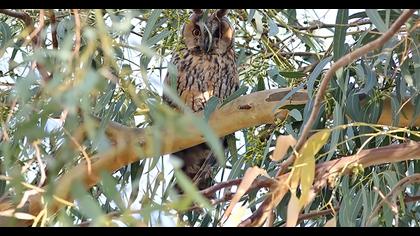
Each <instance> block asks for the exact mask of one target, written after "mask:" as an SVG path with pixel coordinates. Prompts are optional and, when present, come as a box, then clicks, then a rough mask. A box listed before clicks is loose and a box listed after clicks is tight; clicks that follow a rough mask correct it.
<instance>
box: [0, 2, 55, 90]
mask: <svg viewBox="0 0 420 236" xmlns="http://www.w3.org/2000/svg"><path fill="white" fill-rule="evenodd" d="M0 13H3V14H6V15H8V16H11V17H15V18H18V19H20V20H22V21H23V22H24V23H25V26H26V27H27V29H28V30H29V32H32V31H33V30H34V22H33V20H32V18H31V16H30V15H28V14H27V13H26V12H18V11H13V10H8V9H0ZM41 16H42V17H41ZM40 17H41V18H40V26H43V24H44V23H43V22H44V11H43V10H41V12H40ZM41 21H42V22H41ZM38 29H39V30H38ZM38 29H35V31H37V33H36V34H33V36H32V37H31V41H32V48H33V49H36V48H38V47H39V45H40V44H39V37H38V33H39V31H40V29H42V27H38ZM31 35H32V34H31ZM35 65H36V67H37V68H38V71H39V73H40V74H41V76H42V79H43V80H44V81H45V82H48V81H50V80H51V78H52V75H49V74H48V72H47V70H46V69H45V67H44V66H43V65H41V64H39V63H38V62H36V63H35Z"/></svg>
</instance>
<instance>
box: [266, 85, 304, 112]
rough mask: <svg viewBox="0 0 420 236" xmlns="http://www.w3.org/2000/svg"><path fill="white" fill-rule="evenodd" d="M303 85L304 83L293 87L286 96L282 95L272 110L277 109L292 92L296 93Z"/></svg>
mask: <svg viewBox="0 0 420 236" xmlns="http://www.w3.org/2000/svg"><path fill="white" fill-rule="evenodd" d="M304 86H305V84H301V85H299V86H297V87H295V88H293V89H292V90H291V91H290V92H289V93H288V94H287V95H286V96H284V98H282V99H281V100H280V101H279V102H278V103H277V105H276V106H275V107H274V109H273V111H275V110H277V109H279V108H280V107H281V106H283V103H284V102H286V100H287V99H289V98H290V97H291V96H293V94H295V93H297V92H298V91H299V90H301V89H302V88H303V87H304Z"/></svg>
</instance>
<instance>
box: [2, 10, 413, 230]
mask: <svg viewBox="0 0 420 236" xmlns="http://www.w3.org/2000/svg"><path fill="white" fill-rule="evenodd" d="M11 11H17V12H20V11H22V12H25V13H26V14H27V15H28V16H30V18H31V20H32V22H29V21H28V20H26V22H29V23H33V27H28V24H27V23H25V21H23V20H22V18H19V17H18V18H17V17H15V16H11V15H10V14H4V12H3V13H0V101H1V106H0V113H1V116H0V117H1V119H0V126H1V132H0V137H1V143H0V177H1V178H0V198H1V199H2V200H7V201H11V202H13V203H14V204H15V206H16V207H15V208H16V212H22V214H14V216H13V217H6V218H8V219H9V218H10V219H13V218H16V219H32V220H34V225H48V226H54V225H58V226H68V225H80V224H82V225H86V224H89V225H94V226H98V225H101V226H105V225H107V226H109V225H130V226H141V225H149V226H161V225H179V226H183V225H186V226H221V225H223V224H224V222H223V221H222V216H223V214H224V213H225V210H226V208H227V207H228V206H229V201H228V199H224V200H223V198H227V197H226V196H227V195H228V194H226V193H227V192H229V191H232V192H235V189H237V188H232V189H229V188H227V189H224V190H223V191H219V192H217V193H216V194H215V195H214V199H213V200H212V201H207V199H206V198H203V196H202V195H200V194H199V193H198V192H197V190H196V189H195V187H194V186H193V185H191V183H190V181H189V180H188V179H186V178H183V177H184V176H182V173H181V172H180V171H178V168H179V163H178V161H177V160H176V159H175V158H170V157H169V156H168V155H164V156H161V155H160V153H159V147H158V146H159V145H158V144H159V140H161V139H162V138H165V137H160V136H159V135H156V137H155V144H156V147H157V148H156V155H155V156H151V157H149V158H145V159H139V160H138V161H136V162H133V163H131V164H129V165H127V166H123V167H122V168H120V169H119V170H118V171H116V172H114V173H106V172H102V173H101V174H100V176H101V179H100V181H98V183H97V184H96V185H95V186H94V187H92V188H90V189H88V190H85V188H84V187H83V185H82V184H81V183H80V182H75V183H72V184H71V190H70V192H71V196H72V197H73V198H74V199H75V200H74V201H72V202H69V203H67V206H66V207H63V208H61V209H60V210H58V212H55V213H53V214H47V211H46V209H47V207H48V203H49V202H51V201H54V197H53V195H54V193H55V191H56V188H57V184H56V183H59V179H60V178H61V177H62V176H65V175H66V173H68V172H69V170H71V169H72V168H73V167H74V166H77V165H80V163H82V162H86V161H87V162H88V163H90V162H92V161H95V160H94V159H92V157H94V156H95V155H97V154H101V153H109V152H112V151H115V149H117V148H118V147H116V146H114V145H113V143H112V141H111V140H110V139H109V138H108V137H107V133H106V132H105V127H106V125H107V123H108V121H114V122H118V123H120V124H123V125H126V126H129V127H139V128H142V127H148V126H153V127H154V128H155V129H156V130H159V129H161V128H162V127H165V128H168V127H171V129H174V130H177V132H185V128H186V127H188V126H191V125H193V126H197V127H198V129H200V130H201V131H202V132H203V133H204V134H205V135H204V137H205V138H206V140H207V142H208V143H210V145H211V146H212V147H213V148H214V149H215V151H218V152H219V153H220V150H221V146H220V143H219V142H218V139H217V138H216V136H215V134H214V133H213V132H212V130H211V128H210V127H209V126H208V125H207V124H206V122H204V119H196V120H195V121H196V122H195V123H186V122H183V120H182V117H183V116H191V115H192V114H189V113H185V114H178V113H176V112H174V111H172V110H171V109H170V108H169V107H168V106H166V105H165V104H162V101H161V95H162V82H163V79H164V78H165V76H166V73H167V72H168V71H170V72H171V71H173V65H170V64H168V62H169V60H170V56H171V53H172V52H173V51H175V50H178V49H179V48H180V47H182V42H181V41H180V38H179V30H180V29H181V27H182V24H183V23H184V22H185V21H188V20H189V15H190V11H189V10H171V9H163V10H160V9H156V10H86V9H84V10H69V9H55V10H11ZM309 13H312V11H309V10H295V9H268V10H266V9H258V10H257V9H248V10H241V9H236V10H231V11H230V13H229V19H230V20H231V22H232V24H233V25H234V26H235V29H236V32H235V35H236V36H235V50H236V52H237V58H238V68H239V74H240V81H241V90H240V91H241V92H242V94H241V95H243V94H250V93H253V92H256V91H262V90H268V89H275V88H286V87H291V88H296V89H293V90H292V92H291V93H294V92H296V91H297V90H298V89H306V90H307V92H308V95H309V99H308V101H307V103H306V105H302V106H292V107H288V109H289V114H288V116H287V118H286V119H283V120H279V121H277V122H275V123H274V124H267V125H261V126H258V127H249V128H246V129H242V130H239V131H237V132H236V133H235V135H231V136H229V138H228V143H229V152H228V153H226V155H224V156H223V155H221V156H222V157H223V158H222V160H223V161H222V165H218V167H217V168H214V175H215V176H216V180H217V182H225V181H228V180H234V179H238V178H242V177H244V174H245V172H246V171H247V170H249V169H250V168H251V167H254V166H257V167H259V168H261V169H263V170H265V171H266V172H267V174H268V176H271V177H274V176H275V175H276V173H277V171H278V166H279V163H281V160H273V159H272V154H273V151H274V149H275V147H276V140H277V139H278V137H280V136H282V135H291V136H293V137H294V138H295V139H298V138H299V135H300V132H301V130H302V126H303V124H305V123H306V122H307V119H308V117H309V114H310V111H311V108H312V107H313V98H314V96H315V94H316V92H317V91H318V85H319V82H320V81H321V80H322V78H323V75H324V74H325V72H326V70H327V69H328V68H329V67H330V65H331V63H332V62H335V61H337V60H338V59H339V58H341V57H342V56H344V55H345V54H347V53H349V52H351V51H354V50H355V49H357V48H360V47H362V46H363V45H366V44H367V43H369V42H371V41H373V40H375V39H376V38H378V37H379V36H380V35H382V34H383V33H384V32H386V31H387V30H388V29H389V27H390V25H391V24H392V23H393V22H394V21H395V20H396V19H397V18H398V17H399V16H400V15H401V13H402V10H374V9H369V10H360V11H358V12H356V11H354V13H351V11H350V13H349V10H347V9H341V10H338V11H337V16H336V19H335V24H326V23H323V22H322V19H319V18H313V16H311V15H312V14H309ZM419 44H420V28H419V17H418V11H416V13H415V15H413V16H412V17H411V18H410V19H409V20H408V21H407V22H406V24H405V25H404V26H403V27H402V28H401V30H400V32H398V33H397V34H396V35H395V36H394V37H392V39H391V40H390V41H388V42H387V43H386V44H385V45H384V46H383V47H381V48H380V49H379V50H374V51H372V52H369V53H368V54H367V55H365V56H363V57H362V58H360V59H357V60H356V61H355V62H353V63H351V64H350V65H348V66H345V67H344V68H343V69H341V70H339V71H337V73H336V74H335V77H334V78H333V79H332V81H331V83H330V85H329V87H328V91H327V94H326V96H325V97H324V103H323V105H322V107H321V112H320V113H319V116H318V117H319V119H317V121H316V124H315V125H314V129H324V128H328V129H329V130H331V134H330V137H329V138H328V141H326V144H325V145H324V146H322V148H321V150H320V151H319V152H318V153H317V155H316V156H315V159H316V163H317V164H319V163H323V162H326V161H329V160H334V159H338V158H341V157H343V156H349V155H354V154H355V153H357V152H358V151H360V150H362V149H369V148H376V147H382V146H388V145H393V144H400V143H405V142H408V141H409V140H414V141H417V140H418V138H419V137H420V133H419V132H418V131H417V128H416V127H415V125H413V124H416V119H417V116H418V115H419V113H420V102H419V101H420V100H419V99H420V92H419V91H420V49H419ZM360 99H363V102H360ZM387 101H390V106H391V108H392V109H390V110H387V111H388V112H391V113H392V114H388V115H389V116H390V117H393V120H392V122H393V123H391V124H389V126H385V125H377V124H378V120H379V118H380V116H381V115H383V111H385V109H384V106H386V102H387ZM281 103H282V102H281ZM406 104H412V105H413V107H414V112H413V117H408V118H407V119H410V120H412V121H413V122H412V124H411V125H409V126H408V127H398V117H399V116H397V114H399V113H400V112H401V108H402V107H403V106H405V105H406ZM279 105H280V104H279ZM209 109H211V108H209ZM211 112H212V111H211V110H210V111H209V110H208V111H207V113H208V114H207V115H209V114H210V113H211ZM207 115H206V116H207ZM403 115H404V114H403ZM94 117H98V118H100V121H101V122H100V125H99V126H96V125H95V124H96V123H95V122H96V119H95V118H94ZM226 119H229V117H226ZM350 124H351V125H350ZM82 130H83V132H85V133H86V135H85V137H83V138H82V137H80V133H81V132H82ZM156 134H159V132H156ZM139 152H141V150H139ZM288 153H289V154H290V153H292V150H291V149H289V150H288ZM174 169H175V171H174ZM174 173H175V175H176V176H177V179H178V181H180V182H181V185H182V187H184V189H185V191H186V192H187V194H186V195H184V196H179V195H177V193H176V192H175V191H174V190H173V188H172V186H173V181H174ZM415 173H420V163H419V161H418V160H410V161H404V162H398V163H392V164H384V165H378V166H372V167H368V168H364V169H363V168H354V169H353V175H351V176H348V175H340V176H337V177H336V179H335V184H333V185H331V186H330V187H329V188H324V189H322V190H321V191H320V192H319V193H318V195H317V196H316V198H315V199H314V201H313V202H311V203H310V204H309V205H308V206H306V207H305V208H304V210H303V213H309V212H317V211H319V212H321V211H322V210H326V209H334V210H332V211H330V212H326V213H325V214H314V215H313V217H310V218H307V219H305V220H302V221H300V222H299V224H298V225H300V226H323V225H324V224H325V223H326V222H327V221H328V220H329V219H331V218H332V217H333V216H334V217H335V219H336V221H337V226H364V225H366V224H367V223H368V219H369V218H370V217H372V216H371V214H372V212H374V209H375V208H376V207H377V206H378V204H379V202H380V201H381V200H382V198H383V196H384V195H387V194H388V193H389V192H390V191H391V190H392V189H393V188H394V187H395V186H396V185H397V183H398V181H399V180H401V179H403V178H404V177H406V176H410V175H413V174H415ZM41 187H43V188H44V190H45V191H44V192H43V193H42V195H43V203H44V206H45V211H40V213H39V215H35V216H31V215H27V214H23V212H25V211H24V210H23V209H24V208H22V206H23V205H24V203H25V200H26V199H27V198H28V196H30V195H31V194H34V193H37V192H40V191H41V189H40V188H41ZM267 193H269V191H268V189H267V188H263V187H261V188H254V189H252V190H251V191H249V192H248V193H246V194H245V195H244V196H243V197H242V198H241V199H240V203H238V204H237V208H236V209H237V210H235V211H234V212H233V215H232V216H231V217H230V221H229V222H230V223H229V222H228V223H226V225H229V224H230V225H234V224H238V223H239V222H240V220H239V219H242V220H244V219H246V218H247V216H249V214H250V213H251V212H254V211H256V209H257V208H258V207H260V204H261V202H262V201H263V200H264V199H265V198H266V197H267V195H269V194H267ZM419 194H420V189H419V185H418V184H417V185H416V184H412V185H407V186H404V188H403V189H402V191H400V192H399V193H398V194H397V195H396V196H395V199H393V200H390V201H392V202H394V203H395V204H396V205H395V206H396V207H397V209H394V208H392V207H391V205H390V204H384V206H383V208H381V209H380V210H379V211H378V212H375V213H376V214H377V215H375V216H373V217H376V218H377V220H376V221H375V222H374V223H373V224H374V225H381V226H393V225H394V226H396V225H398V226H418V225H420V222H419V219H420V210H419V209H420V205H419V202H418V198H417V201H416V197H418V195H419ZM2 196H3V197H2ZM217 199H222V200H217ZM289 199H290V193H288V194H287V195H286V197H285V198H284V199H283V200H282V201H281V202H280V204H278V206H277V207H276V208H275V209H274V212H273V215H272V216H273V217H272V218H271V219H270V222H269V224H271V225H273V226H280V225H283V224H284V223H285V222H286V219H287V208H288V207H287V205H288V203H289ZM413 199H414V200H413ZM193 203H197V204H199V205H198V206H200V207H196V208H195V210H191V209H188V208H189V207H190V206H191V204H193ZM240 205H242V207H239V206H240ZM198 208H200V210H197V209H198ZM0 210H2V209H0ZM241 210H242V211H241ZM0 213H1V215H3V216H4V215H7V214H9V213H10V212H9V213H8V212H6V211H5V210H3V211H0ZM2 222H3V221H2ZM7 222H8V223H7V224H15V223H16V222H15V221H7Z"/></svg>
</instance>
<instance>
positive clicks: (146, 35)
mask: <svg viewBox="0 0 420 236" xmlns="http://www.w3.org/2000/svg"><path fill="white" fill-rule="evenodd" d="M162 11H163V10H162V9H155V10H153V11H152V13H151V14H150V17H149V19H147V25H146V28H145V29H144V33H143V37H142V39H141V43H142V44H143V43H145V42H147V40H148V39H149V38H150V36H151V34H152V31H153V30H154V29H155V24H156V22H157V20H158V18H159V16H160V14H161V13H162Z"/></svg>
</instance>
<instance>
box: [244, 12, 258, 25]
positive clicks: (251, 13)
mask: <svg viewBox="0 0 420 236" xmlns="http://www.w3.org/2000/svg"><path fill="white" fill-rule="evenodd" d="M255 12H256V9H251V10H250V11H249V14H248V20H247V21H246V24H249V23H251V21H252V19H254V15H255Z"/></svg>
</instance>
